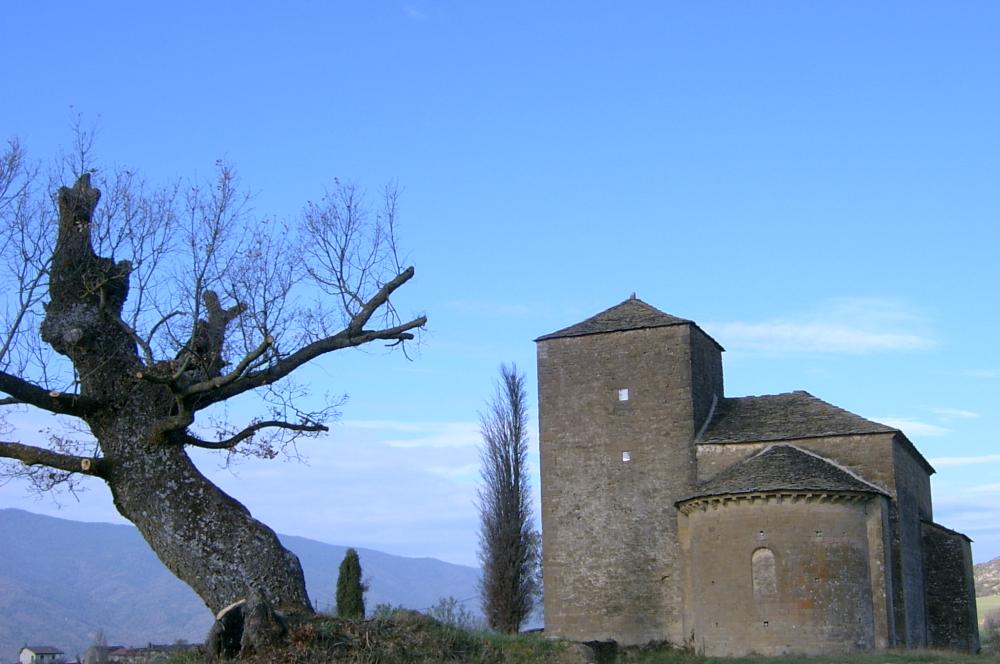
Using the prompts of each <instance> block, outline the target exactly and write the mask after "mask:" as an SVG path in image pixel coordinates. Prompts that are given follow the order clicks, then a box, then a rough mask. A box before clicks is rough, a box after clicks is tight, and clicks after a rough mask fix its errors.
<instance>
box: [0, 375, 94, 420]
mask: <svg viewBox="0 0 1000 664" xmlns="http://www.w3.org/2000/svg"><path fill="white" fill-rule="evenodd" d="M0 392H5V393H7V394H9V395H10V396H11V397H13V399H14V400H16V401H17V402H21V403H26V404H29V405H32V406H35V407H37V408H41V409H42V410H47V411H49V412H50V413H56V414H58V415H74V416H76V417H83V416H84V415H87V414H88V413H91V412H93V411H94V410H96V409H97V406H98V403H97V402H96V401H94V400H93V399H90V398H88V397H85V396H83V395H80V394H64V393H63V392H50V391H49V390H46V389H44V388H41V387H39V386H38V385H35V384H33V383H29V382H28V381H26V380H24V379H23V378H19V377H18V376H14V375H12V374H9V373H6V372H4V371H0ZM4 401H5V402H6V403H13V402H12V401H9V400H4Z"/></svg>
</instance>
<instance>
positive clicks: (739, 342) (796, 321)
mask: <svg viewBox="0 0 1000 664" xmlns="http://www.w3.org/2000/svg"><path fill="white" fill-rule="evenodd" d="M705 327H706V328H707V329H708V330H709V332H710V333H711V334H712V335H713V336H714V337H715V338H716V339H718V340H719V342H720V343H722V345H723V346H725V347H726V348H729V349H732V350H745V351H751V352H765V353H850V354H863V353H874V352H886V351H912V350H922V349H925V348H930V347H932V346H933V345H934V340H933V338H932V337H931V336H930V334H929V333H928V332H927V329H926V328H927V323H926V321H925V320H924V319H923V318H922V317H921V316H919V315H918V314H917V313H916V312H915V311H913V310H912V309H911V308H909V307H907V306H906V305H905V304H903V303H902V302H899V301H897V300H893V299H888V298H839V299H836V300H832V301H831V302H829V303H828V304H827V305H826V306H825V307H823V308H821V309H818V310H816V311H812V312H806V313H802V314H796V315H791V316H783V317H778V318H772V319H770V320H765V321H756V322H754V321H733V322H725V323H716V324H707V325H706V326H705Z"/></svg>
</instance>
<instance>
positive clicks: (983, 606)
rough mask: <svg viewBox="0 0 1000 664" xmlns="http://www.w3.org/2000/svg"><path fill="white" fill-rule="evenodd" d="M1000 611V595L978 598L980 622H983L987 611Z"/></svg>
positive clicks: (977, 608)
mask: <svg viewBox="0 0 1000 664" xmlns="http://www.w3.org/2000/svg"><path fill="white" fill-rule="evenodd" d="M993 609H1000V595H990V596H989V597H977V598H976V612H977V613H978V614H979V622H980V623H982V622H983V616H985V615H986V612H987V611H992V610H993Z"/></svg>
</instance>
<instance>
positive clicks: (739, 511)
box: [536, 296, 979, 656]
mask: <svg viewBox="0 0 1000 664" xmlns="http://www.w3.org/2000/svg"><path fill="white" fill-rule="evenodd" d="M536 341H537V352H538V402H539V430H540V431H539V445H540V453H541V480H542V481H541V490H542V526H543V528H542V531H543V532H542V538H543V566H542V569H543V573H544V577H545V578H544V588H545V594H544V607H545V630H546V632H549V633H553V634H555V635H558V636H563V637H567V638H571V639H576V640H581V641H589V640H606V639H614V640H616V641H618V642H620V643H624V644H637V643H645V642H649V641H662V640H667V641H670V642H673V643H675V644H678V645H687V646H689V647H691V648H693V649H695V650H697V651H701V652H703V653H705V654H707V655H711V656H733V655H737V656H738V655H745V654H749V653H759V654H764V655H780V654H785V653H801V654H840V653H845V652H853V651H870V650H883V649H887V648H898V647H911V648H913V647H925V646H926V647H935V648H952V649H957V650H966V651H975V650H977V648H978V646H979V640H978V633H977V629H976V607H975V594H974V590H973V576H972V554H971V549H970V545H969V543H970V540H969V539H968V538H967V537H965V536H964V535H962V534H960V533H956V532H954V531H951V530H948V529H947V528H944V527H942V526H940V525H938V524H937V523H935V522H934V520H933V514H932V509H931V490H930V475H931V473H933V472H934V469H933V468H932V467H931V466H930V464H929V463H928V462H927V460H926V459H925V458H924V457H923V456H922V455H921V454H920V452H919V451H918V450H917V449H916V448H915V447H914V446H913V444H912V443H911V442H910V441H909V440H908V439H907V437H906V436H905V435H904V434H903V432H901V431H899V430H898V429H895V428H893V427H890V426H885V425H883V424H879V423H877V422H872V421H870V420H867V419H864V418H862V417H860V416H858V415H854V414H853V413H849V412H847V411H845V410H843V409H840V408H837V407H835V406H832V405H830V404H828V403H826V402H824V401H821V400H820V399H817V398H816V397H814V396H812V395H810V394H808V393H806V392H791V393H786V394H776V395H769V396H759V397H737V398H732V397H726V396H725V394H724V392H723V380H722V352H723V348H722V347H721V346H720V345H719V344H718V343H717V342H716V341H715V340H714V339H712V338H711V337H710V336H708V335H707V334H705V332H704V331H702V330H701V328H699V327H698V326H697V325H696V324H695V323H694V322H692V321H689V320H684V319H681V318H677V317H675V316H671V315H669V314H666V313H664V312H662V311H660V310H658V309H656V308H654V307H652V306H650V305H648V304H646V303H645V302H643V301H641V300H639V299H636V298H635V297H634V296H633V297H632V298H630V299H628V300H626V301H624V302H622V303H621V304H618V305H616V306H614V307H612V308H610V309H608V310H606V311H604V312H601V313H599V314H597V315H596V316H593V317H591V318H589V319H587V320H585V321H583V322H581V323H578V324H576V325H573V326H570V327H567V328H564V329H562V330H559V331H557V332H553V333H552V334H547V335H545V336H542V337H539V338H538V339H537V340H536Z"/></svg>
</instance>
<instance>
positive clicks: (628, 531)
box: [538, 325, 721, 644]
mask: <svg viewBox="0 0 1000 664" xmlns="http://www.w3.org/2000/svg"><path fill="white" fill-rule="evenodd" d="M690 330H691V326H688V325H677V326H669V327H660V328H652V329H641V330H629V331H621V332H614V333H604V334H593V335H587V336H580V337H568V338H555V339H548V340H543V341H540V342H539V343H538V384H539V385H538V394H539V444H540V456H541V474H542V537H543V573H544V575H545V579H544V582H545V597H544V605H545V625H546V631H548V632H551V633H554V634H557V635H560V636H564V637H568V638H572V639H578V640H591V639H615V640H617V641H619V642H620V643H625V644H629V643H644V642H647V641H651V640H661V639H664V638H675V639H679V638H680V637H681V605H682V593H681V586H680V576H681V575H680V572H679V569H678V564H679V544H678V541H677V520H676V509H675V508H674V503H675V502H676V501H677V500H679V499H680V498H682V497H685V496H686V495H688V494H690V492H691V488H692V487H693V485H694V476H695V463H694V452H693V446H692V443H691V441H692V439H693V436H694V433H695V431H694V426H695V425H694V420H693V416H692V402H693V396H692V382H691V373H692V363H693V362H695V364H698V363H700V362H701V361H702V360H697V361H695V360H693V359H692V355H691V352H690V334H691V331H690ZM720 380H721V375H720ZM621 390H628V395H627V399H622V398H620V397H621V396H624V393H621V392H620V391H621Z"/></svg>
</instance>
